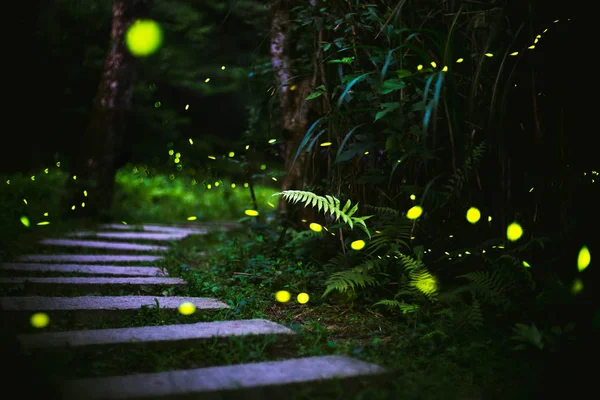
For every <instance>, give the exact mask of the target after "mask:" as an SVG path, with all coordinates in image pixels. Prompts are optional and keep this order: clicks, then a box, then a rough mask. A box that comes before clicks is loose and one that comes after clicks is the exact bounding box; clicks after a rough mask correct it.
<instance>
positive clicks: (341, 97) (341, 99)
mask: <svg viewBox="0 0 600 400" xmlns="http://www.w3.org/2000/svg"><path fill="white" fill-rule="evenodd" d="M372 73H373V72H367V73H366V74H362V75H359V76H357V77H356V78H354V79H353V80H352V82H350V83H349V84H348V86H346V89H344V91H343V92H342V95H341V96H340V98H339V99H338V104H337V105H338V108H339V107H341V106H342V102H343V101H344V97H346V95H347V94H348V92H349V91H350V89H352V86H354V85H355V84H356V83H357V82H358V81H360V80H361V79H362V78H364V77H365V76H368V75H371V74H372Z"/></svg>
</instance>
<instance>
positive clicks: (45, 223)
mask: <svg viewBox="0 0 600 400" xmlns="http://www.w3.org/2000/svg"><path fill="white" fill-rule="evenodd" d="M36 225H39V226H42V225H50V222H48V221H42V222H38V223H37V224H36Z"/></svg>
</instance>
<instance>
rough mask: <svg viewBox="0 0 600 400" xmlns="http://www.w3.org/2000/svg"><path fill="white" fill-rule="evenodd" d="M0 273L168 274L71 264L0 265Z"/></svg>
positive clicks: (151, 268)
mask: <svg viewBox="0 0 600 400" xmlns="http://www.w3.org/2000/svg"><path fill="white" fill-rule="evenodd" d="M0 271H28V272H33V271H35V272H65V273H69V272H74V273H79V274H88V275H122V276H166V275H168V272H167V271H165V272H163V271H161V269H160V268H156V267H139V266H132V267H118V266H115V265H94V264H90V265H73V264H26V263H4V264H0Z"/></svg>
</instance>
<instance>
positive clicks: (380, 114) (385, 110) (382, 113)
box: [375, 101, 400, 121]
mask: <svg viewBox="0 0 600 400" xmlns="http://www.w3.org/2000/svg"><path fill="white" fill-rule="evenodd" d="M380 106H381V107H382V108H383V110H381V111H379V112H378V113H377V115H375V121H377V120H378V119H381V118H383V117H384V116H385V115H386V114H387V113H389V112H390V111H394V110H395V109H397V108H398V107H400V103H399V102H397V101H396V102H394V103H381V105H380Z"/></svg>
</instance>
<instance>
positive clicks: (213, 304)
mask: <svg viewBox="0 0 600 400" xmlns="http://www.w3.org/2000/svg"><path fill="white" fill-rule="evenodd" d="M155 300H158V303H159V306H160V308H161V309H167V310H176V309H177V308H178V307H179V305H180V304H181V303H183V302H188V301H189V302H191V303H193V304H194V305H195V306H196V310H207V309H218V308H229V306H228V305H227V304H225V303H223V302H222V301H220V300H217V299H214V298H211V297H175V296H169V297H158V296H81V297H42V296H23V297H0V309H2V310H4V311H25V312H38V311H69V310H76V311H94V310H107V311H114V310H138V309H139V308H140V307H142V306H151V307H153V306H156V301H155Z"/></svg>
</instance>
